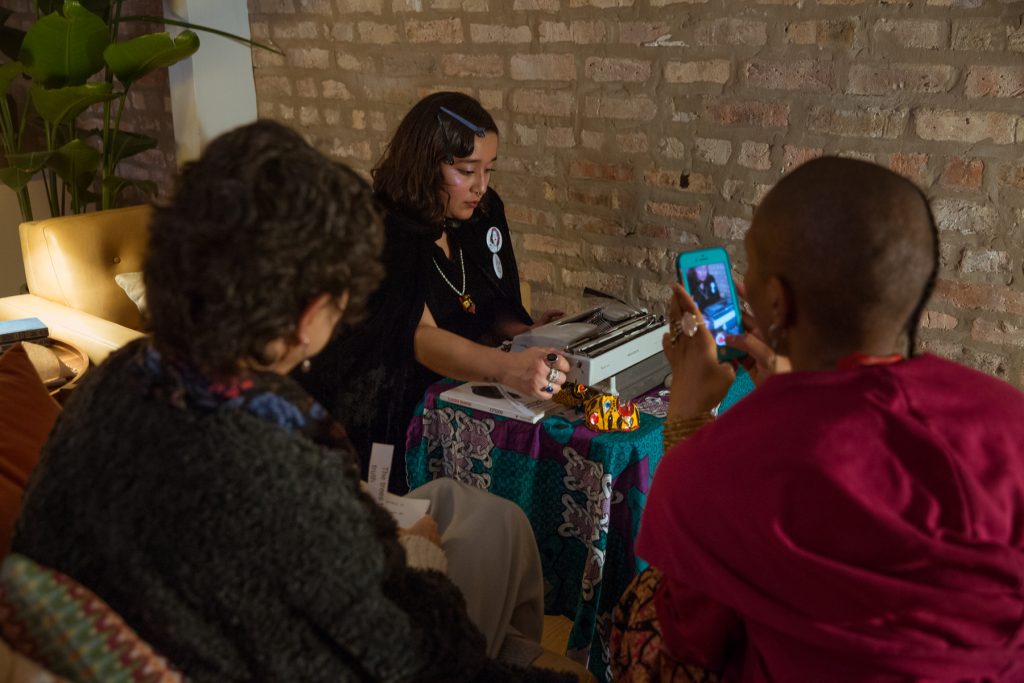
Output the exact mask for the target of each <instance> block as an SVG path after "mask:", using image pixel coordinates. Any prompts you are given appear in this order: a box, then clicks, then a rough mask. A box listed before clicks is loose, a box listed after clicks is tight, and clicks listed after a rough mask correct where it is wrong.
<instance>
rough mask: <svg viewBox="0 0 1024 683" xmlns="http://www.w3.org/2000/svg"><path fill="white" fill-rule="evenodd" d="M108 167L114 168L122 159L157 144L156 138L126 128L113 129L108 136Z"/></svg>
mask: <svg viewBox="0 0 1024 683" xmlns="http://www.w3.org/2000/svg"><path fill="white" fill-rule="evenodd" d="M109 145H110V149H109V151H110V167H111V168H112V169H113V168H116V167H117V165H118V164H119V163H120V162H121V160H122V159H127V158H128V157H130V156H135V155H136V154H139V153H141V152H145V151H146V150H150V149H153V148H155V147H156V146H157V139H156V138H152V137H150V136H148V135H139V134H138V133H129V132H128V131H126V130H115V131H112V132H111V138H110V143H109Z"/></svg>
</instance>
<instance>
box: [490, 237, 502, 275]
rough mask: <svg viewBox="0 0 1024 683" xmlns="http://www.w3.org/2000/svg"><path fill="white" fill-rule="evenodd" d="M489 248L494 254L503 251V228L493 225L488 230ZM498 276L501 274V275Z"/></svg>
mask: <svg viewBox="0 0 1024 683" xmlns="http://www.w3.org/2000/svg"><path fill="white" fill-rule="evenodd" d="M487 248H488V249H490V250H491V253H492V254H497V253H498V252H499V251H501V230H498V229H497V228H496V227H494V226H491V229H490V230H488V231H487ZM495 270H497V268H495ZM498 277H501V276H500V275H499V276H498Z"/></svg>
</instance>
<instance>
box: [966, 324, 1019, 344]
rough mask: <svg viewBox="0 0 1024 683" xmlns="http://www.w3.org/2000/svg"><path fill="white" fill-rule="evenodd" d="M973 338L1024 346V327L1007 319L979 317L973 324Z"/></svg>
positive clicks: (991, 342) (992, 342)
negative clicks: (996, 319)
mask: <svg viewBox="0 0 1024 683" xmlns="http://www.w3.org/2000/svg"><path fill="white" fill-rule="evenodd" d="M971 339H976V340H977V341H981V342H989V343H990V344H1000V345H1003V346H1024V327H1022V326H1020V325H1014V324H1013V323H1011V322H1009V321H1006V320H999V321H994V320H985V319H984V318H978V319H976V320H975V321H974V323H972V324H971Z"/></svg>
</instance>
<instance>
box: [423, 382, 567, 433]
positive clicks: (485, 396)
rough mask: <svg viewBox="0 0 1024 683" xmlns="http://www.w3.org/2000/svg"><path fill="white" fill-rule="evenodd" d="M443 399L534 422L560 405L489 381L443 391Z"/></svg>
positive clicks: (467, 383) (521, 420) (469, 383)
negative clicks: (530, 396) (520, 393)
mask: <svg viewBox="0 0 1024 683" xmlns="http://www.w3.org/2000/svg"><path fill="white" fill-rule="evenodd" d="M441 400H442V401H447V402H448V403H454V404H455V405H459V406H464V407H466V408H473V409H474V410H482V411H484V412H487V413H493V414H494V415H501V416H502V417H510V418H512V419H513V420H519V421H520V422H530V423H533V424H536V423H537V422H540V421H541V420H543V419H544V415H545V414H546V413H547V411H549V410H552V409H555V408H558V407H560V406H559V405H558V404H557V403H555V402H554V401H546V400H544V399H539V398H529V397H527V396H520V395H519V394H518V393H516V392H514V391H512V390H511V389H509V388H507V387H503V386H501V385H500V384H492V383H490V382H466V383H465V384H460V385H459V386H457V387H453V388H451V389H448V390H447V391H443V392H441Z"/></svg>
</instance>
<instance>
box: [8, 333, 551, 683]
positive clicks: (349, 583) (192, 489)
mask: <svg viewBox="0 0 1024 683" xmlns="http://www.w3.org/2000/svg"><path fill="white" fill-rule="evenodd" d="M145 345H146V342H145V340H140V341H138V342H133V343H132V344H129V345H128V346H127V347H125V348H124V349H121V350H120V351H118V352H116V353H114V354H113V355H111V356H110V358H109V359H108V360H107V361H106V362H105V363H103V365H102V366H100V367H99V368H98V369H97V370H96V371H95V372H92V373H89V376H88V377H87V378H86V381H85V384H84V385H83V386H82V387H80V388H79V389H77V390H76V391H75V393H74V395H73V396H72V397H71V399H70V401H69V402H68V405H67V407H66V409H65V411H64V412H63V414H62V415H61V417H60V418H59V420H58V422H57V425H56V426H55V428H54V431H53V433H52V434H51V436H50V440H49V442H48V443H47V444H46V446H45V448H44V450H43V453H42V456H41V458H40V461H39V465H38V466H37V467H36V470H35V472H34V473H33V475H32V480H31V483H30V485H29V488H28V491H27V493H26V495H25V499H24V503H23V507H22V510H21V516H20V518H19V520H18V525H17V531H16V535H15V538H14V548H13V550H14V551H15V552H18V553H22V554H24V555H27V556H28V557H30V558H32V559H34V560H36V561H37V562H39V563H40V564H43V565H45V566H48V567H51V568H53V569H56V570H58V571H61V572H63V573H65V574H67V575H68V576H71V577H72V578H74V579H75V580H77V581H78V582H79V583H81V584H83V585H84V586H86V587H87V588H89V589H91V590H92V591H93V592H95V593H96V594H97V595H98V596H99V597H101V598H103V600H105V601H106V602H107V603H108V604H109V605H110V606H111V607H112V608H113V609H114V610H115V611H116V612H117V613H118V614H120V615H121V616H122V617H123V618H124V620H125V621H126V622H127V623H128V625H129V626H131V627H132V628H133V629H135V630H136V631H137V632H138V633H139V635H140V636H141V637H142V638H143V639H144V640H146V641H147V642H148V643H150V644H151V645H152V646H153V647H154V648H155V649H156V651H157V652H159V653H160V654H162V655H164V656H166V657H167V658H168V659H169V661H170V662H171V664H172V665H173V666H174V667H176V668H177V669H178V670H180V671H181V672H182V673H184V674H185V675H186V676H187V677H188V678H189V679H190V680H193V681H197V682H198V683H206V682H210V683H212V682H214V681H218V682H232V681H239V682H241V681H310V682H318V681H322V682H323V683H341V682H343V681H360V682H368V681H437V682H441V681H445V682H448V681H481V682H483V681H487V682H488V683H491V682H496V681H525V680H532V681H556V680H558V681H560V680H563V679H561V678H560V677H557V676H555V675H554V674H551V673H545V672H541V671H539V670H536V669H534V670H529V671H526V670H513V669H510V668H506V667H503V666H501V665H498V664H496V663H495V662H493V661H489V660H487V659H486V656H485V654H484V648H485V643H484V638H483V636H482V635H481V634H480V632H479V631H478V630H477V629H476V628H475V627H474V626H473V624H472V623H471V622H470V621H469V618H468V616H467V615H466V611H465V607H464V603H463V601H462V597H461V595H460V593H459V590H458V588H456V587H455V586H454V585H453V584H452V583H451V582H450V581H449V580H448V579H447V578H446V577H445V576H444V575H442V574H440V573H438V572H435V571H421V570H415V569H410V568H409V567H408V566H406V563H405V553H404V551H403V550H402V547H401V545H400V544H399V543H398V540H397V537H396V529H395V523H394V521H393V520H392V519H391V517H390V515H388V513H387V512H385V511H384V510H383V509H382V508H380V507H379V506H377V505H375V504H374V503H373V502H372V500H371V499H370V498H369V496H367V495H366V494H365V493H364V492H362V490H361V489H360V486H359V480H358V476H357V470H356V467H355V466H354V463H353V458H352V454H351V452H348V451H346V450H332V449H329V448H325V447H323V446H321V445H319V444H317V443H314V441H312V440H311V438H312V437H310V436H307V435H306V434H305V433H303V432H297V431H288V430H287V429H286V428H283V427H282V426H280V425H279V424H274V423H272V422H270V421H268V419H267V418H266V417H257V416H256V415H254V414H252V413H250V412H245V411H243V410H239V409H233V410H228V408H229V407H230V405H231V404H230V403H229V404H220V406H219V407H204V406H202V405H201V404H193V403H189V404H188V405H187V406H184V407H182V406H175V405H174V403H175V401H177V400H178V397H179V396H180V393H179V392H178V391H164V390H163V389H162V388H160V387H159V386H158V385H155V384H153V383H152V381H151V379H149V378H148V375H147V374H145V373H143V372H140V370H139V368H140V367H141V368H147V369H148V368H149V367H150V365H149V363H148V361H147V362H146V363H144V364H142V365H140V364H139V355H140V351H142V350H143V349H144V348H145ZM280 379H282V380H284V381H286V382H287V384H289V385H292V386H293V387H294V383H293V382H291V381H289V380H287V378H280ZM160 381H163V380H162V378H161V380H160ZM153 387H157V388H158V389H160V391H159V392H158V391H155V390H153ZM283 389H287V386H282V387H281V390H283ZM295 390H296V391H298V392H300V394H301V389H298V387H295ZM279 391H280V390H279ZM160 392H162V397H161V393H160ZM283 395H284V393H283V391H281V393H278V392H277V391H275V392H274V393H271V394H266V393H264V394H257V396H256V397H254V398H253V400H252V402H251V403H250V406H251V407H252V408H256V407H257V406H265V405H266V403H267V400H268V398H269V397H280V396H283ZM299 400H300V401H301V400H302V399H299ZM306 400H307V401H308V396H307V397H306ZM292 405H295V404H292ZM261 410H263V412H264V413H267V414H270V415H272V416H273V417H274V419H277V420H282V421H291V420H294V415H293V414H292V413H293V412H294V411H284V412H283V413H282V414H280V415H279V414H278V412H280V411H274V410H269V411H268V410H266V409H265V408H261ZM313 412H315V410H312V409H311V414H312V413H313Z"/></svg>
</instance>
